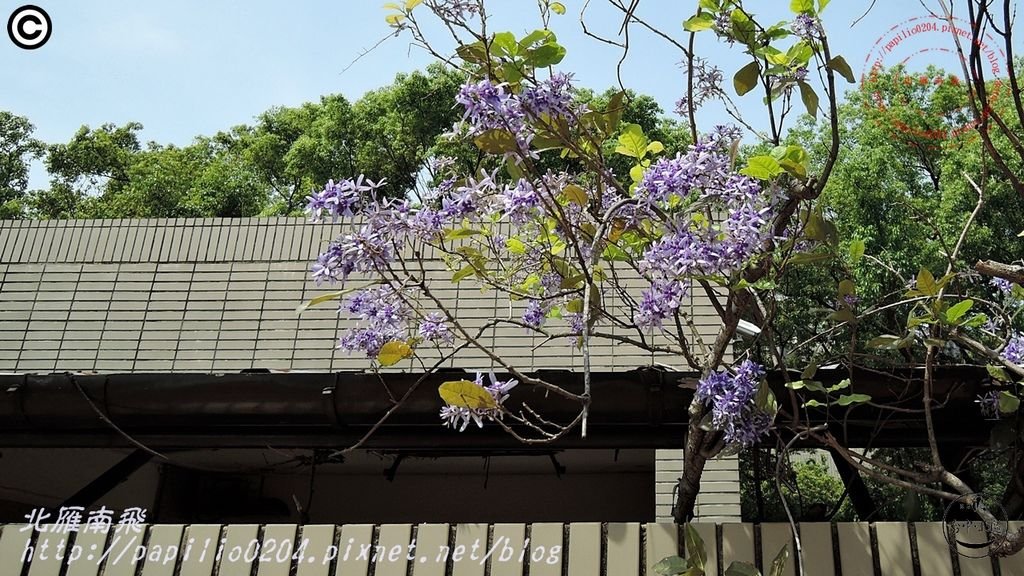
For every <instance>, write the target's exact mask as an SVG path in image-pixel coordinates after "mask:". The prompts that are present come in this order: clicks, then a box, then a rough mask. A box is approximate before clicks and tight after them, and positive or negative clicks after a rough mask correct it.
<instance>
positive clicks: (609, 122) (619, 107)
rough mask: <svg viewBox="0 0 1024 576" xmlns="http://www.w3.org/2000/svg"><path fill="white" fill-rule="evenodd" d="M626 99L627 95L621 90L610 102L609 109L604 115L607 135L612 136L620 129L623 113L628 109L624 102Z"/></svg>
mask: <svg viewBox="0 0 1024 576" xmlns="http://www.w3.org/2000/svg"><path fill="white" fill-rule="evenodd" d="M625 97H626V93H625V92H623V91H621V90H620V91H618V92H616V93H615V94H614V95H613V96H612V97H611V99H610V100H608V108H607V109H606V110H605V112H604V114H603V116H604V122H605V128H604V132H605V134H607V135H611V134H612V133H613V132H615V131H616V130H617V129H618V128H619V123H620V122H622V113H623V111H625V109H626V105H625V104H623V102H622V101H623V99H624V98H625Z"/></svg>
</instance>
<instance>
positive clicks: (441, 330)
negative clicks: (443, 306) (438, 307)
mask: <svg viewBox="0 0 1024 576" xmlns="http://www.w3.org/2000/svg"><path fill="white" fill-rule="evenodd" d="M444 320H445V318H444V315H443V314H441V313H440V312H431V313H430V314H427V317H426V318H424V319H423V321H422V322H420V328H419V335H420V337H421V338H423V339H424V340H429V341H431V342H444V343H445V344H448V345H449V346H450V345H451V344H452V343H453V342H455V335H454V334H452V331H451V330H449V329H448V325H447V324H445V323H444Z"/></svg>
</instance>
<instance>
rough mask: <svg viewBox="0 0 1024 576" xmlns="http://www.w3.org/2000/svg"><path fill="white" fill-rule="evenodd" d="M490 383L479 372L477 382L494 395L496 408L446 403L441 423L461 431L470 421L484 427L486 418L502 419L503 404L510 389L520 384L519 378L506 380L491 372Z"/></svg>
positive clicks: (441, 414)
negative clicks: (469, 406) (486, 382)
mask: <svg viewBox="0 0 1024 576" xmlns="http://www.w3.org/2000/svg"><path fill="white" fill-rule="evenodd" d="M490 377H491V378H490V379H491V383H490V384H485V383H484V375H483V374H481V373H479V372H477V375H476V380H475V383H476V384H477V385H478V386H483V388H484V390H487V391H488V392H490V394H491V396H493V397H494V403H495V404H496V406H497V407H496V408H467V407H465V406H452V405H445V406H443V407H442V408H441V413H440V416H441V423H442V424H444V425H445V426H448V427H451V428H453V429H454V428H458V430H459V432H463V431H465V430H466V427H468V426H469V423H470V422H475V423H476V425H477V427H478V428H483V427H484V420H500V419H501V415H502V414H501V406H502V404H503V403H504V402H505V401H506V400H508V396H509V394H508V393H509V391H510V390H512V389H513V388H515V387H516V385H517V384H519V381H518V380H515V379H510V380H506V381H504V382H502V381H500V380H498V379H497V378H496V377H495V376H494V372H491V373H490Z"/></svg>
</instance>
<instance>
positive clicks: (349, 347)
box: [338, 285, 411, 358]
mask: <svg viewBox="0 0 1024 576" xmlns="http://www.w3.org/2000/svg"><path fill="white" fill-rule="evenodd" d="M339 311H341V312H347V313H348V314H349V315H351V316H354V317H356V318H358V319H359V320H360V325H357V326H356V327H354V328H352V329H350V330H349V331H348V332H346V333H345V335H344V336H342V338H341V340H340V342H339V343H338V348H341V349H342V350H346V351H348V352H353V351H355V350H360V351H362V352H365V353H366V356H367V357H369V358H373V357H376V356H377V354H378V353H379V352H380V349H381V347H382V346H383V345H384V344H387V343H388V342H391V341H393V340H401V339H403V338H404V337H405V336H406V333H407V332H408V329H407V327H406V326H407V322H408V321H409V317H410V314H411V310H410V309H409V307H408V306H407V305H406V304H405V302H404V301H403V300H402V296H401V295H400V294H399V293H398V292H397V291H396V290H395V289H394V288H392V287H391V286H387V285H385V286H377V287H372V288H366V289H364V290H359V291H357V292H355V293H353V294H352V296H350V297H349V298H348V300H345V301H344V302H342V303H341V306H340V307H339Z"/></svg>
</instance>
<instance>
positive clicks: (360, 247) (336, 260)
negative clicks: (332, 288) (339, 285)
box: [312, 224, 394, 284]
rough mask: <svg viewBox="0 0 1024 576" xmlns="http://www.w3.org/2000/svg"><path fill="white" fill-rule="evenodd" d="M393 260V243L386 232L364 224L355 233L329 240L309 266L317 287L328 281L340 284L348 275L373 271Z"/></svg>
mask: <svg viewBox="0 0 1024 576" xmlns="http://www.w3.org/2000/svg"><path fill="white" fill-rule="evenodd" d="M393 258H394V244H393V243H392V239H391V238H390V237H389V234H388V232H387V229H386V228H385V229H381V228H379V227H377V226H372V225H369V224H367V225H365V226H363V227H362V228H360V229H359V231H357V232H353V233H351V234H345V235H342V236H340V237H338V238H337V239H336V240H334V241H332V242H331V243H330V244H329V245H328V246H327V250H325V251H324V252H322V253H321V254H320V255H319V256H318V257H317V260H316V264H314V265H313V268H312V272H313V279H314V280H316V282H317V284H319V283H320V282H323V281H324V280H328V281H330V282H332V283H333V282H337V281H341V282H344V281H345V280H346V279H347V278H348V275H349V274H351V273H352V272H373V271H376V270H377V269H379V268H383V267H385V266H387V265H388V263H389V262H391V260H392V259H393Z"/></svg>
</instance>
